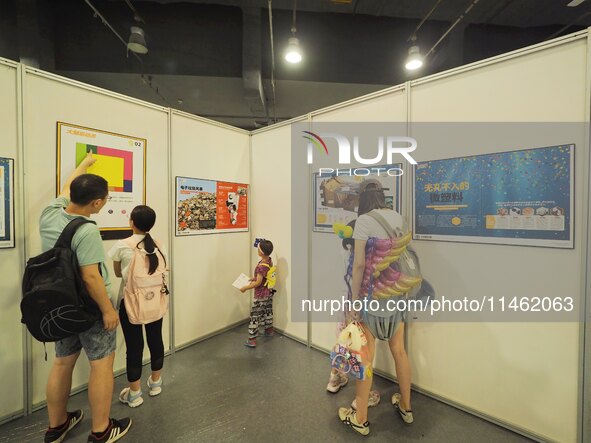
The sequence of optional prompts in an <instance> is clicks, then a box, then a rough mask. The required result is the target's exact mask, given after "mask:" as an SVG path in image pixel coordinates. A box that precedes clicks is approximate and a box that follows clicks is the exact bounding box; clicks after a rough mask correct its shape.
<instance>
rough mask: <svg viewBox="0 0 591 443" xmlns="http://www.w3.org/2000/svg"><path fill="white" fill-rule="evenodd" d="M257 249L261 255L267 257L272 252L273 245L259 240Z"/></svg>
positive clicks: (267, 241)
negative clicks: (259, 249)
mask: <svg viewBox="0 0 591 443" xmlns="http://www.w3.org/2000/svg"><path fill="white" fill-rule="evenodd" d="M259 248H261V251H262V252H263V254H265V255H267V256H269V255H271V253H272V252H273V243H271V241H270V240H261V242H260V243H259Z"/></svg>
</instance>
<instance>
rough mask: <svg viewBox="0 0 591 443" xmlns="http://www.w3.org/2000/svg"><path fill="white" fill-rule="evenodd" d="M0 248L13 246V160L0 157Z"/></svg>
mask: <svg viewBox="0 0 591 443" xmlns="http://www.w3.org/2000/svg"><path fill="white" fill-rule="evenodd" d="M0 248H14V160H13V159H11V158H2V157H0Z"/></svg>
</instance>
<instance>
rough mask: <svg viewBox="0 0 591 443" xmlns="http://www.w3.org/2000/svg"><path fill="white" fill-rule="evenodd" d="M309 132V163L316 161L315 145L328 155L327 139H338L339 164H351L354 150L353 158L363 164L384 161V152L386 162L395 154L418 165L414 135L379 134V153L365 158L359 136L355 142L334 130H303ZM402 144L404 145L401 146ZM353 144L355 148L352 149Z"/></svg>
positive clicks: (390, 161) (390, 162) (307, 137)
mask: <svg viewBox="0 0 591 443" xmlns="http://www.w3.org/2000/svg"><path fill="white" fill-rule="evenodd" d="M302 132H303V133H305V134H307V135H304V136H303V137H304V138H305V139H306V140H308V164H309V165H311V164H312V163H313V161H314V153H313V151H314V147H316V148H317V149H318V150H319V151H321V152H324V153H325V154H326V155H328V147H327V145H326V142H325V141H324V140H325V139H333V140H335V141H336V143H337V146H338V153H339V164H341V165H350V164H351V151H352V152H353V158H354V159H355V161H356V162H358V163H360V164H362V165H377V164H380V163H384V161H383V159H384V153H385V156H386V164H392V163H394V161H393V158H394V155H396V154H399V155H402V156H403V157H404V158H405V159H406V161H408V162H409V163H410V164H411V165H416V164H417V162H416V161H415V159H414V158H412V156H411V155H410V153H411V152H413V151H414V150H415V149H417V141H416V140H415V139H414V138H412V137H402V136H390V135H388V136H379V137H378V140H377V145H378V146H377V154H376V156H375V157H371V158H364V157H362V156H361V153H360V152H359V137H358V136H354V137H353V143H351V142H350V141H349V139H348V138H347V137H345V136H344V135H342V134H337V133H334V132H326V133H320V134H315V133H313V132H310V131H302ZM401 145H402V146H401ZM351 146H353V149H352V150H351Z"/></svg>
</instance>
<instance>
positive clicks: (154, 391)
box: [148, 375, 162, 397]
mask: <svg viewBox="0 0 591 443" xmlns="http://www.w3.org/2000/svg"><path fill="white" fill-rule="evenodd" d="M148 388H149V389H150V392H149V394H150V397H156V396H157V395H159V394H160V393H161V392H162V377H160V380H158V381H157V382H154V381H152V376H151V375H150V376H149V377H148Z"/></svg>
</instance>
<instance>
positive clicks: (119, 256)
mask: <svg viewBox="0 0 591 443" xmlns="http://www.w3.org/2000/svg"><path fill="white" fill-rule="evenodd" d="M155 222H156V213H155V212H154V210H153V209H152V208H150V207H149V206H145V205H140V206H136V207H135V208H133V211H131V214H130V216H129V226H130V227H131V229H132V231H133V235H132V236H131V237H129V238H127V239H124V240H119V241H118V242H117V244H116V245H115V246H113V248H112V249H111V250H110V251H109V257H111V259H112V260H113V268H114V271H115V275H116V276H117V277H120V278H122V279H123V280H122V282H121V287H120V290H119V297H118V300H117V304H118V306H119V319H120V321H121V329H123V335H124V336H125V345H126V346H127V360H126V361H127V380H128V381H129V386H128V387H126V388H124V389H123V390H122V391H121V393H120V394H119V400H120V401H121V402H122V403H125V404H127V405H129V406H130V407H132V408H135V407H137V406H139V405H141V404H142V403H143V402H144V399H143V398H142V390H141V376H142V355H143V352H144V338H143V331H142V325H141V324H132V323H131V322H130V320H129V316H128V313H127V310H126V308H125V297H124V292H125V291H124V288H125V285H126V283H127V277H128V275H129V271H130V264H131V262H132V259H133V257H134V254H135V252H136V251H135V250H134V249H136V248H137V249H139V250H140V251H142V253H144V254H145V258H146V263H145V265H146V267H147V273H148V275H151V274H154V272H155V271H156V270H157V269H158V267H159V265H161V260H162V261H163V262H162V263H163V264H165V263H166V258H165V256H164V252H163V251H162V247H161V243H160V242H157V241H154V239H153V238H152V236H151V235H150V230H151V229H152V227H153V226H154V223H155ZM132 246H134V247H133V248H132ZM164 287H165V286H164ZM144 327H145V329H146V339H147V342H148V348H149V349H150V360H151V368H152V374H151V376H150V377H149V378H148V382H147V385H148V388H149V394H150V396H151V397H153V396H156V395H158V394H160V393H161V392H162V378H161V373H162V367H163V364H164V343H163V341H162V318H160V319H159V320H156V321H153V322H151V323H147V324H144Z"/></svg>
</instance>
